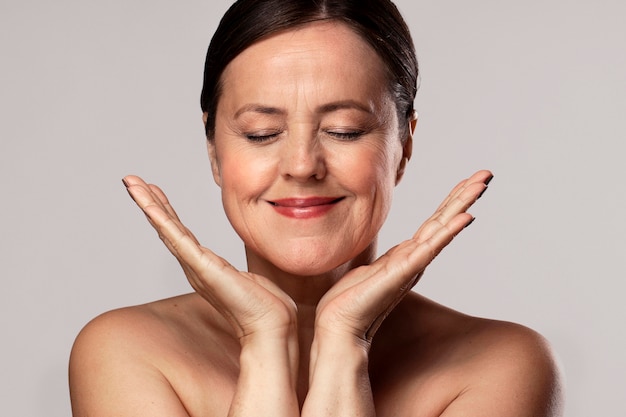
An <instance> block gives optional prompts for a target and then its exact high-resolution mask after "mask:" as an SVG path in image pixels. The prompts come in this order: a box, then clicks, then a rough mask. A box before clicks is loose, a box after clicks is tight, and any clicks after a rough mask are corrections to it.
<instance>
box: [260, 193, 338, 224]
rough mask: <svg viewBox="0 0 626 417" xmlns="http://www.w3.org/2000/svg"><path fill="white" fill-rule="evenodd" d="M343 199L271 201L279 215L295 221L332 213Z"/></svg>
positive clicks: (283, 199)
mask: <svg viewBox="0 0 626 417" xmlns="http://www.w3.org/2000/svg"><path fill="white" fill-rule="evenodd" d="M341 200H343V197H306V198H282V199H280V200H273V201H269V203H270V204H271V205H272V207H273V208H274V210H276V211H277V212H278V213H279V214H282V215H283V216H286V217H291V218H294V219H311V218H314V217H319V216H322V215H324V214H326V213H327V212H328V211H330V210H331V209H332V208H333V207H335V205H336V204H337V203H338V202H340V201H341Z"/></svg>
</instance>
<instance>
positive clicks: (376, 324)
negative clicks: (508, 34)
mask: <svg viewBox="0 0 626 417" xmlns="http://www.w3.org/2000/svg"><path fill="white" fill-rule="evenodd" d="M223 82H224V89H223V96H222V98H221V99H220V102H219V105H218V113H217V120H216V135H215V138H214V139H213V140H211V141H209V143H208V148H209V156H210V159H211V164H212V169H213V176H214V179H215V181H216V183H217V184H218V186H220V187H221V190H222V196H223V202H224V208H225V211H226V213H227V216H228V218H229V220H230V221H231V223H232V224H233V227H234V228H235V230H236V231H237V233H238V234H239V235H240V236H241V238H242V240H243V242H244V245H245V250H246V254H247V258H248V271H239V270H237V269H236V268H234V267H233V266H232V265H230V264H229V263H228V261H226V260H225V259H223V258H220V257H219V256H218V255H216V254H215V253H214V252H213V251H212V250H210V249H208V248H206V247H203V246H202V245H201V244H200V243H199V242H198V241H197V239H196V238H195V237H194V236H193V234H192V233H191V232H190V231H189V230H188V229H187V228H186V227H185V226H184V225H183V223H182V222H181V221H180V219H179V217H178V216H177V214H176V213H175V211H174V209H173V208H172V206H171V205H170V203H169V201H168V199H167V197H166V196H165V194H164V193H163V191H161V190H160V189H159V188H158V187H157V186H155V185H149V184H147V183H146V182H144V181H143V180H142V179H141V178H139V177H136V176H128V177H126V178H125V179H124V183H125V185H126V187H127V189H128V192H129V194H130V195H131V197H132V198H133V199H134V201H135V202H136V203H137V205H138V206H139V207H140V208H141V209H142V210H143V212H144V213H145V215H146V217H147V219H148V221H149V222H150V224H151V225H152V226H153V227H154V229H155V230H156V231H157V232H158V234H159V236H160V238H161V239H162V241H163V242H164V244H165V245H166V246H167V248H168V249H169V250H170V252H171V253H172V254H173V255H174V256H175V257H176V258H177V259H178V260H179V262H180V264H181V267H182V269H183V271H184V273H185V275H186V277H187V279H188V280H189V282H190V284H191V285H192V287H193V288H194V290H195V292H194V293H192V294H188V295H183V296H179V297H175V298H172V299H167V300H162V301H157V302H155V303H150V304H146V305H142V306H135V307H130V308H125V309H121V310H116V311H112V312H109V313H106V314H104V315H102V316H100V317H98V318H96V319H95V320H93V321H92V322H91V323H89V324H88V325H87V326H86V327H85V329H84V330H83V331H82V332H81V334H80V335H79V337H78V338H77V341H76V343H75V346H74V349H73V352H72V357H71V361H70V389H71V397H72V407H73V413H74V416H76V417H79V416H81V417H82V416H90V417H94V416H151V417H158V416H168V417H172V416H198V417H199V416H227V415H228V416H242V417H243V416H259V415H269V416H273V417H282V416H284V417H295V416H299V415H301V416H315V417H322V416H329V417H330V416H375V415H377V416H448V417H450V416H499V417H507V416H511V417H512V416H516V417H522V416H529V417H530V416H533V417H537V416H556V415H559V398H560V397H559V379H558V372H557V370H556V366H555V364H554V361H553V359H552V356H551V353H550V350H549V347H548V345H547V344H546V343H545V341H544V340H543V339H542V338H541V336H539V335H537V334H536V333H534V332H533V331H531V330H529V329H526V328H524V327H522V326H518V325H514V324H510V323H503V322H496V321H490V320H484V319H478V318H473V317H469V316H466V315H463V314H460V313H458V312H455V311H452V310H450V309H447V308H445V307H443V306H440V305H438V304H436V303H433V302H432V301H429V300H427V299H425V298H423V297H421V296H419V295H418V294H416V293H414V292H411V291H410V290H411V289H412V288H413V286H414V285H415V284H416V283H417V281H418V280H419V278H420V277H421V276H422V274H423V272H424V270H425V268H426V267H427V266H428V264H429V263H430V262H431V261H432V260H433V259H434V258H435V257H436V256H437V254H438V253H439V252H440V251H441V250H442V249H443V248H444V247H445V246H446V245H448V244H449V243H450V242H451V241H452V239H453V238H454V237H455V236H456V235H457V234H458V233H460V232H461V231H462V230H463V229H464V228H465V227H466V226H467V225H468V224H469V223H470V222H471V221H472V219H473V218H472V216H471V215H470V214H468V213H467V210H468V209H469V207H470V206H471V205H472V204H474V202H475V201H476V200H477V199H478V198H479V196H481V195H482V194H483V193H484V191H485V190H486V188H487V184H488V182H489V181H490V179H491V178H492V174H491V173H490V172H489V171H478V172H477V173H475V174H474V175H472V176H470V177H469V178H467V179H465V180H463V181H461V182H460V183H459V184H458V185H457V186H456V187H455V188H454V189H453V190H452V191H451V192H450V194H449V195H448V197H446V199H445V200H444V201H443V202H442V204H441V205H440V206H439V207H438V208H437V210H436V211H435V212H434V214H433V215H432V216H431V217H430V218H429V219H427V220H426V221H425V222H424V223H423V224H422V226H421V227H420V228H419V229H418V230H417V232H416V233H415V234H414V235H413V237H412V238H410V239H408V240H406V241H404V242H402V243H400V244H399V245H397V246H395V247H394V248H392V249H390V250H389V251H388V252H387V253H385V254H384V255H382V256H380V257H378V258H376V237H377V234H378V231H379V229H380V227H381V226H382V224H383V222H384V220H385V217H386V216H387V213H388V210H389V206H390V204H391V196H392V192H393V188H394V187H395V185H396V184H397V183H398V182H399V181H400V179H401V178H402V173H403V171H404V167H405V165H406V162H407V161H408V159H409V158H410V156H411V147H412V135H413V129H414V127H415V122H416V120H415V119H414V120H411V121H410V122H409V126H407V129H406V131H407V132H408V133H407V137H404V138H402V137H400V136H401V134H400V132H403V131H405V129H401V128H400V126H399V124H398V118H397V117H396V113H395V105H394V103H393V101H392V99H391V96H390V95H389V93H388V91H387V90H386V85H387V83H386V78H385V73H384V67H383V64H382V62H381V61H380V60H379V59H378V57H377V55H376V53H375V52H374V51H373V50H372V49H371V48H370V47H369V46H368V45H367V44H366V43H365V42H363V41H362V40H361V39H360V38H359V36H358V35H356V34H355V33H354V32H352V31H351V30H350V29H349V28H347V27H345V26H343V25H341V24H335V23H319V24H311V25H308V26H305V27H303V28H301V29H298V30H294V31H289V32H285V33H281V34H278V35H275V36H272V37H269V38H267V39H265V40H263V41H261V42H258V43H257V44H255V45H253V46H251V47H250V48H248V49H247V50H246V51H244V52H243V53H242V54H241V55H240V56H238V57H237V58H235V60H233V61H232V62H231V64H230V65H229V66H228V67H227V69H226V71H225V73H224V74H223ZM316 201H324V202H325V203H324V204H325V205H326V206H324V207H323V208H319V207H317V206H316V204H317V203H315V202H316ZM293 205H295V206H296V207H295V208H293V207H292V206H293ZM316 210H317V211H316ZM285 211H287V212H289V213H294V212H295V213H299V214H298V216H285V215H284V212H285ZM303 212H305V213H311V212H313V213H316V214H315V215H312V216H311V215H308V214H307V215H306V216H303V217H302V216H300V217H299V215H300V214H302V213H303Z"/></svg>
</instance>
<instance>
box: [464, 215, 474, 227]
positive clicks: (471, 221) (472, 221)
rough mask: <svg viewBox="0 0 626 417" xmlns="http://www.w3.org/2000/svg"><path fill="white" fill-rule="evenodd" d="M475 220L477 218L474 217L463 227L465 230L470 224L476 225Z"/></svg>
mask: <svg viewBox="0 0 626 417" xmlns="http://www.w3.org/2000/svg"><path fill="white" fill-rule="evenodd" d="M474 220H476V217H472V219H471V220H470V221H469V222H467V224H466V225H465V226H463V229H465V228H467V227H468V226H469V225H470V224H472V223H474Z"/></svg>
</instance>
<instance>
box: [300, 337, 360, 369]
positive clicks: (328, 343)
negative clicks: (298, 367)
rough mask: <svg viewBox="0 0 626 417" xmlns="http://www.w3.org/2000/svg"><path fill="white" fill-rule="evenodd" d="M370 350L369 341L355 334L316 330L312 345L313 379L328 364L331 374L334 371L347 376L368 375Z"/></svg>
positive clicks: (311, 367)
mask: <svg viewBox="0 0 626 417" xmlns="http://www.w3.org/2000/svg"><path fill="white" fill-rule="evenodd" d="M369 349H370V342H369V341H366V340H364V339H362V338H359V337H357V336H355V335H353V334H341V333H335V332H330V331H326V330H322V329H316V332H315V336H314V338H313V343H312V344H311V358H310V370H311V377H313V374H314V373H315V372H316V371H319V369H320V368H321V366H323V365H327V364H330V365H331V366H330V368H329V369H328V371H330V372H333V370H334V371H337V372H339V373H347V374H363V373H365V374H367V370H368V363H369ZM338 365H340V366H338ZM328 371H325V372H328Z"/></svg>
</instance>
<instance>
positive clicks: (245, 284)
mask: <svg viewBox="0 0 626 417" xmlns="http://www.w3.org/2000/svg"><path fill="white" fill-rule="evenodd" d="M123 182H124V185H126V188H127V190H128V193H129V194H130V196H131V198H132V199H133V200H134V201H135V203H137V205H138V206H139V208H141V209H142V210H143V212H144V213H145V215H146V217H147V218H148V221H149V222H150V224H151V225H152V227H154V229H155V230H156V231H157V233H158V234H159V237H160V238H161V240H162V241H163V243H164V244H165V246H167V248H168V249H169V251H170V252H171V253H172V254H173V255H174V256H175V257H176V259H178V262H179V263H180V265H181V267H182V268H183V271H184V272H185V275H186V276H187V279H188V281H189V283H190V284H191V286H192V287H193V288H194V290H195V291H196V292H197V293H198V294H200V295H201V296H202V297H203V298H204V299H205V300H207V301H208V302H209V303H210V304H211V305H212V306H213V307H214V308H215V309H217V310H218V311H219V312H220V313H221V314H222V316H224V318H225V319H226V320H227V321H228V322H229V323H230V324H231V326H232V327H233V329H234V331H235V333H236V336H237V337H238V338H239V340H240V342H241V343H242V344H243V343H245V342H246V341H247V340H249V339H250V338H256V337H257V336H259V335H262V337H264V336H263V335H268V334H269V335H273V336H270V337H287V336H288V335H292V336H293V335H294V334H295V329H296V306H295V303H294V302H293V300H292V299H291V298H290V297H289V296H288V295H287V294H285V293H284V292H283V291H282V290H281V289H280V288H278V286H276V285H275V284H274V283H273V282H271V281H270V280H269V279H267V278H265V277H263V276H260V275H257V274H253V273H250V272H244V271H239V270H238V269H237V268H235V267H233V266H232V265H231V264H230V263H228V262H227V261H226V260H225V259H223V258H221V257H219V256H217V255H216V254H215V253H213V252H212V251H211V250H209V249H207V248H205V247H203V246H201V245H200V244H199V243H198V240H197V239H196V238H195V236H194V235H193V234H192V233H191V232H190V231H189V229H187V227H185V225H183V224H182V223H181V221H180V219H179V218H178V216H177V214H176V212H175V211H174V209H173V208H172V206H171V205H170V203H169V201H168V199H167V197H166V195H165V194H164V193H163V191H161V189H160V188H159V187H157V186H156V185H153V184H147V183H146V182H145V181H143V180H142V179H141V178H140V177H137V176H133V175H129V176H127V177H125V178H124V180H123Z"/></svg>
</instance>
